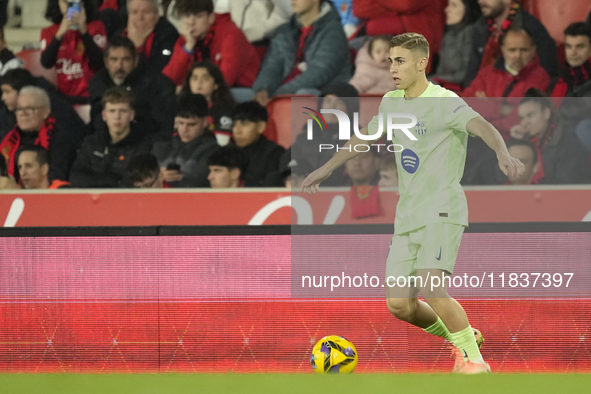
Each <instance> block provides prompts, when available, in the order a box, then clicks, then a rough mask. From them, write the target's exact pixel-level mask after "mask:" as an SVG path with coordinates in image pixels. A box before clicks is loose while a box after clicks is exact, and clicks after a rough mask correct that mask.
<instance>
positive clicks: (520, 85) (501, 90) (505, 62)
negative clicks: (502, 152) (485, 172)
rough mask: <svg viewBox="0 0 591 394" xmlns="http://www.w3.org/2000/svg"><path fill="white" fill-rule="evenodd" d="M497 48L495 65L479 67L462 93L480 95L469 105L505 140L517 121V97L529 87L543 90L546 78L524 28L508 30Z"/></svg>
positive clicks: (547, 82)
mask: <svg viewBox="0 0 591 394" xmlns="http://www.w3.org/2000/svg"><path fill="white" fill-rule="evenodd" d="M501 50H502V53H503V56H502V57H501V58H499V59H498V60H497V61H496V63H495V64H493V65H490V66H487V67H485V68H483V69H482V70H480V71H479V72H478V75H477V76H476V79H474V81H472V83H471V84H470V86H468V88H466V90H464V92H463V94H462V96H463V97H478V98H480V99H481V100H470V102H469V104H470V105H471V106H472V108H474V110H475V111H477V112H478V113H480V114H481V115H482V116H484V118H485V119H486V120H488V121H489V122H491V123H492V124H493V125H494V126H495V127H496V128H497V129H499V131H500V132H501V135H502V136H503V138H504V139H505V140H507V139H509V132H510V130H511V127H512V126H513V125H515V124H516V123H519V116H518V114H517V106H518V105H519V99H518V98H519V97H524V96H525V93H526V92H527V91H528V90H529V89H530V88H537V89H540V90H541V91H545V90H546V88H547V87H548V85H549V84H550V77H549V76H548V73H547V72H546V70H544V68H543V67H542V66H541V65H540V61H539V58H538V55H537V54H536V47H535V45H534V44H533V40H532V38H531V36H530V35H529V33H528V32H527V31H525V30H522V29H518V28H515V29H512V30H509V31H508V32H507V34H506V35H505V36H504V40H503V42H502V46H501ZM491 98H492V99H491ZM501 98H502V99H501ZM507 98H513V100H511V99H507Z"/></svg>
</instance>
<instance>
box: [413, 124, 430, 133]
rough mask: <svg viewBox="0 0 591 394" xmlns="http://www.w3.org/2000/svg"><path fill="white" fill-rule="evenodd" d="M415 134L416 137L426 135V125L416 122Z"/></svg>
mask: <svg viewBox="0 0 591 394" xmlns="http://www.w3.org/2000/svg"><path fill="white" fill-rule="evenodd" d="M415 133H416V134H417V135H425V134H427V124H426V123H425V122H421V121H418V122H417V125H416V126H415Z"/></svg>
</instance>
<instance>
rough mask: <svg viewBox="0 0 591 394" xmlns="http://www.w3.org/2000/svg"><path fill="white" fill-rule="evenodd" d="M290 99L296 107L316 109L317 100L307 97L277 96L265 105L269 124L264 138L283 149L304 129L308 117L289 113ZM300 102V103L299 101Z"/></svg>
mask: <svg viewBox="0 0 591 394" xmlns="http://www.w3.org/2000/svg"><path fill="white" fill-rule="evenodd" d="M292 97H293V98H295V99H296V100H298V102H297V103H294V105H297V106H298V107H310V108H313V109H316V107H317V106H318V105H317V104H318V103H317V98H316V97H314V96H308V95H278V96H275V97H273V99H272V100H271V101H270V102H269V104H267V111H268V112H269V123H268V125H267V130H266V131H265V137H267V138H268V139H270V140H272V141H275V142H277V143H278V144H279V145H281V146H283V147H284V148H286V149H287V148H289V147H290V146H291V144H292V143H293V142H294V141H295V139H296V137H297V136H298V134H299V133H300V132H301V131H302V129H303V128H304V125H305V124H306V121H307V119H308V117H306V115H303V114H301V116H300V113H301V111H299V112H298V113H296V114H293V115H294V116H292V112H291V107H292V100H291V99H292ZM300 100H301V101H300Z"/></svg>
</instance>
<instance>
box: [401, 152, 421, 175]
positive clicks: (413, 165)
mask: <svg viewBox="0 0 591 394" xmlns="http://www.w3.org/2000/svg"><path fill="white" fill-rule="evenodd" d="M400 161H401V162H402V168H404V170H405V171H406V172H408V173H409V174H414V173H415V172H417V170H418V169H419V164H420V160H419V156H417V154H416V153H414V152H413V151H412V150H410V149H405V150H403V151H402V154H401V155H400Z"/></svg>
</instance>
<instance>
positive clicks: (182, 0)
mask: <svg viewBox="0 0 591 394" xmlns="http://www.w3.org/2000/svg"><path fill="white" fill-rule="evenodd" d="M174 13H175V14H176V15H178V16H179V17H180V18H181V23H182V27H181V36H180V37H179V39H178V40H177V42H176V45H175V47H174V51H173V54H172V58H171V59H170V62H169V63H168V65H167V66H166V67H165V68H164V70H163V74H164V75H166V76H167V77H169V78H170V79H172V80H173V82H174V83H175V84H176V85H177V86H180V85H182V83H183V80H184V79H185V76H186V75H187V73H188V72H189V69H190V68H191V64H192V63H193V62H194V61H202V60H206V59H209V60H211V61H212V62H213V63H214V64H215V65H216V66H218V67H219V68H220V70H222V74H223V75H224V79H225V80H226V83H227V84H228V86H230V87H233V86H238V87H252V84H253V83H254V81H255V79H256V77H257V74H258V72H259V68H260V65H261V61H260V58H259V56H258V55H257V53H256V51H255V49H254V47H253V46H252V45H251V44H250V43H249V42H248V40H247V39H246V36H245V35H244V33H243V32H242V31H241V30H240V29H239V28H238V27H237V26H236V24H234V22H232V19H231V16H230V14H214V13H213V1H212V0H178V1H177V2H176V4H175V6H174Z"/></svg>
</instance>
